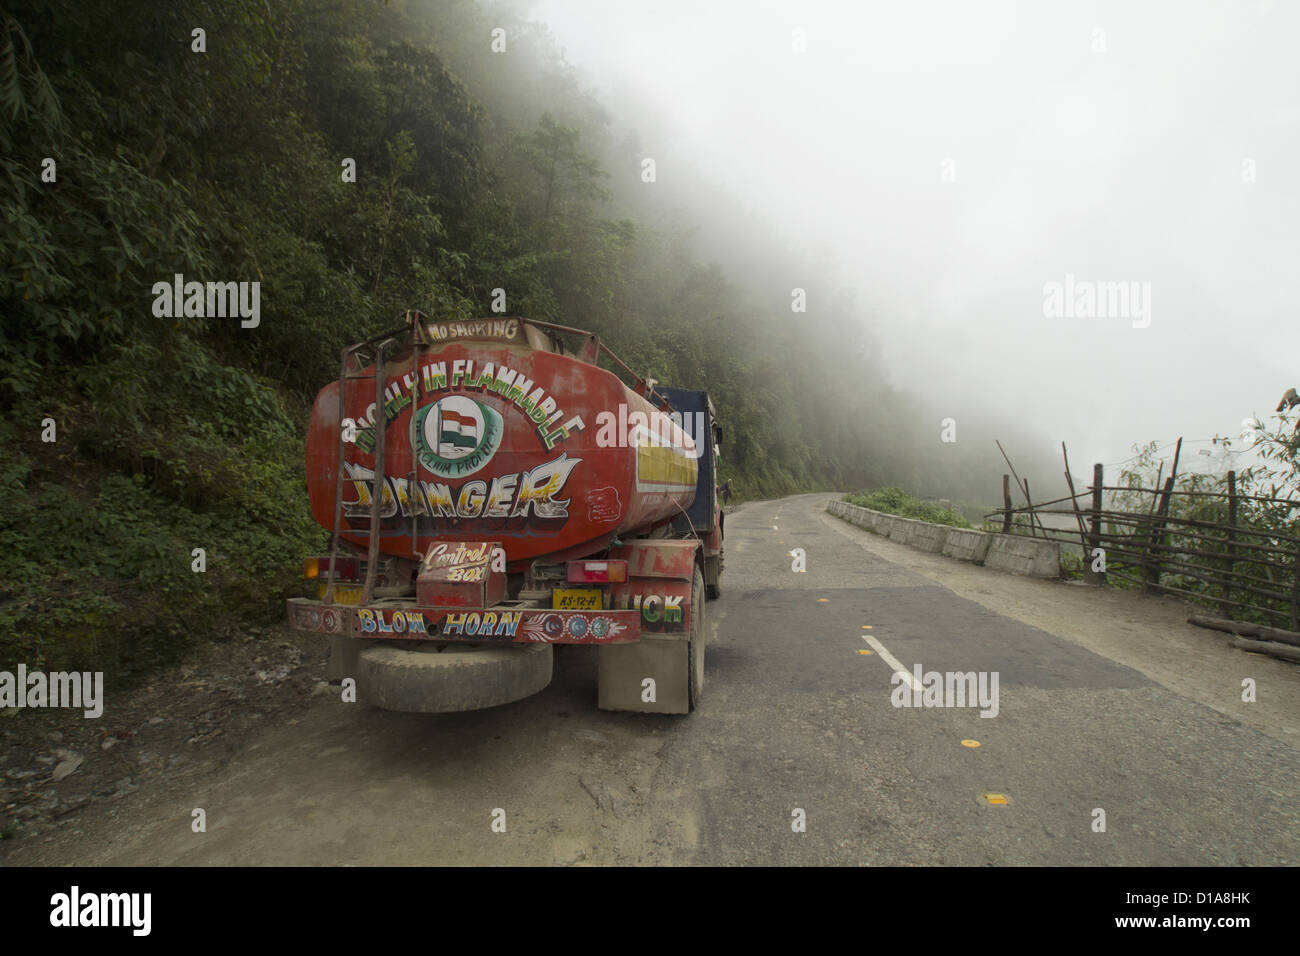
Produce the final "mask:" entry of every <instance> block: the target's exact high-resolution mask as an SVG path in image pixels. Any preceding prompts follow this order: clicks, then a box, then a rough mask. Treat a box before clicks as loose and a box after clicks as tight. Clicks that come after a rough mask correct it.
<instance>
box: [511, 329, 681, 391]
mask: <svg viewBox="0 0 1300 956" xmlns="http://www.w3.org/2000/svg"><path fill="white" fill-rule="evenodd" d="M523 321H525V322H527V323H528V324H529V325H535V326H537V327H538V328H542V329H554V330H555V331H556V332H568V333H569V334H570V335H585V336H587V337H588V338H593V339H595V340H596V345H597V346H598V347H599V348H600V350H601V351H602V352H604V353H605V354H606V355H608V356H609V357H610V360H611V361H613V362H615V363H616V364H617V365H618V367H619V368H621V369H622V370H623V371H625V372H627V374H628V375H631V376H632V377H633V378H634V379H636V383H637V385H640V386H642V387H643V388H645V390H646V392H647V393H648V397H649V398H650V399H651V400H653V399H654V395H655V391H654V386H652V385H649V384H648V383H647V382H646V380H645V379H644V378H642V377H641V376H640V375H638V374H637V373H636V372H634V371H633V370H632V368H631V366H629V365H628V364H627V363H626V362H624V361H623V360H622V359H621V358H619V357H618V356H617V355H615V354H614V350H613V349H611V348H610V347H609V346H608V345H606V344H605V343H604V342H602V341H601V340H600V336H598V335H596V334H595V333H594V332H588V331H587V330H586V329H575V328H573V327H572V326H568V325H556V324H555V323H554V322H539V321H537V320H536V319H524V320H523ZM659 402H660V405H661V406H666V405H667V404H668V401H667V399H665V398H663V397H662V396H661V397H660V399H659Z"/></svg>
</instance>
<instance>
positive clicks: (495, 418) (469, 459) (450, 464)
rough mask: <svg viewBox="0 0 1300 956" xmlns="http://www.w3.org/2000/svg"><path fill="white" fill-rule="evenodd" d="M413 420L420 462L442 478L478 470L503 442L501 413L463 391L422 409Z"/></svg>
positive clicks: (454, 476)
mask: <svg viewBox="0 0 1300 956" xmlns="http://www.w3.org/2000/svg"><path fill="white" fill-rule="evenodd" d="M412 424H413V427H414V429H415V446H416V450H417V453H418V456H419V459H420V464H421V465H423V466H424V467H425V468H427V469H428V470H429V471H431V472H433V473H434V474H435V475H437V476H439V477H440V478H459V477H460V476H461V475H468V474H469V473H471V472H473V471H477V470H478V469H479V468H481V467H483V465H485V464H487V462H488V460H489V459H490V458H491V457H492V456H493V455H494V454H495V453H496V450H497V447H498V446H499V445H500V444H501V433H502V422H501V415H500V413H498V412H497V411H495V410H494V409H492V408H489V407H488V406H486V405H483V404H481V403H479V402H476V401H474V400H473V399H472V398H466V397H465V396H463V395H448V396H447V397H446V398H443V399H441V400H440V401H438V402H436V403H434V404H433V405H428V406H426V407H424V408H422V409H420V413H419V415H417V416H416V419H415V421H414V422H413V423H412Z"/></svg>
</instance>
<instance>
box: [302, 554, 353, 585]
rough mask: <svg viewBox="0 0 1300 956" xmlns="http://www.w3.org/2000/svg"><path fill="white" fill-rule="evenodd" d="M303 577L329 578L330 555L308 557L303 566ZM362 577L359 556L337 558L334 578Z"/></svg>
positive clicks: (350, 578)
mask: <svg viewBox="0 0 1300 956" xmlns="http://www.w3.org/2000/svg"><path fill="white" fill-rule="evenodd" d="M302 573H303V577H305V578H321V579H328V578H329V574H330V559H329V556H328V555H326V556H325V557H316V558H308V559H307V560H306V562H305V563H304V566H303V572H302ZM360 577H361V560H360V559H359V558H335V559H334V580H336V581H346V580H357V579H359V578H360Z"/></svg>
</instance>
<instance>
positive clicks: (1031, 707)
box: [11, 495, 1300, 865]
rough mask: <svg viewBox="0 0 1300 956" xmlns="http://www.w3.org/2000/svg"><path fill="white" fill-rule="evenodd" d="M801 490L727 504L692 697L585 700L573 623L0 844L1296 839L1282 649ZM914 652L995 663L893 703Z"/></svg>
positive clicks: (789, 848) (334, 859) (1148, 848)
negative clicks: (198, 829)
mask: <svg viewBox="0 0 1300 956" xmlns="http://www.w3.org/2000/svg"><path fill="white" fill-rule="evenodd" d="M829 497H830V496H828V495H804V496H799V497H794V498H787V499H783V500H781V501H775V502H757V503H750V504H747V505H745V506H744V507H742V508H741V509H739V510H738V511H736V512H735V513H733V514H731V515H729V520H728V524H727V532H728V533H727V540H726V574H725V577H724V579H723V596H722V598H721V599H719V600H717V601H713V602H710V603H709V604H708V605H707V608H706V615H707V617H706V621H707V625H706V626H707V628H708V629H709V631H710V644H709V647H708V652H707V659H706V667H707V672H706V673H707V677H706V685H705V692H704V699H703V703H702V706H701V709H700V710H698V711H697V712H696V713H695V714H693V715H690V716H687V717H671V716H657V715H637V714H621V713H609V712H604V711H600V710H597V708H596V668H595V656H594V655H595V651H594V650H592V649H589V648H577V647H564V648H560V649H558V650H557V654H556V661H555V663H556V677H555V680H554V681H553V683H552V685H551V686H550V687H549V688H548V689H547V690H546V691H544V692H542V693H541V694H538V695H536V696H534V697H531V698H529V699H527V700H524V701H520V702H518V703H516V704H512V705H509V706H506V707H500V708H496V709H493V710H489V711H481V712H477V713H469V714H460V715H448V716H420V715H405V714H392V713H384V712H379V711H373V710H368V709H364V708H361V707H358V706H357V705H349V704H344V703H341V702H338V701H337V698H336V696H335V693H334V691H331V693H330V695H329V696H327V697H324V696H323V697H318V698H314V699H312V700H310V701H309V702H308V703H306V704H305V705H304V708H303V710H302V712H301V714H300V715H299V716H298V717H296V718H294V720H293V721H291V722H290V721H286V722H285V723H284V724H283V725H282V726H279V727H276V728H272V729H264V730H262V731H260V732H258V733H257V734H254V735H251V736H250V737H249V738H248V739H247V740H246V741H243V742H241V743H240V747H239V750H238V753H237V754H236V756H235V757H234V759H233V760H232V761H231V762H230V763H229V764H228V765H227V766H226V767H224V768H223V769H222V770H221V772H220V773H214V774H212V775H211V776H210V777H208V778H207V779H204V780H200V781H198V782H194V783H187V784H186V785H185V786H183V787H179V788H178V787H159V788H156V789H154V790H152V791H149V790H142V791H141V792H140V793H138V794H135V795H133V797H132V799H131V801H130V802H129V804H124V805H121V806H117V807H115V808H114V809H113V811H112V812H111V813H109V812H103V813H98V814H91V815H89V816H87V817H86V819H84V820H83V821H79V823H78V826H79V827H80V829H79V831H78V833H79V835H78V836H77V838H76V839H75V840H68V839H60V840H59V841H58V842H57V844H55V845H54V846H47V847H41V848H36V849H35V850H34V851H33V852H34V853H35V854H36V855H28V854H27V853H18V854H17V856H16V858H14V859H13V860H11V862H14V863H20V862H53V863H60V862H62V863H78V864H83V865H96V864H119V865H120V864H128V865H130V864H277V863H283V864H342V865H368V864H380V863H395V864H426V863H427V864H514V863H520V864H542V865H550V864H613V863H639V864H715V863H720V864H840V865H860V864H865V865H881V864H902V865H914V864H963V865H987V864H993V865H1007V864H1010V865H1016V864H1049V865H1050V864H1066V865H1074V864H1081V865H1110V864H1121V865H1180V864H1211V865H1213V864H1227V865H1238V864H1296V863H1298V862H1300V752H1298V750H1297V745H1298V744H1300V732H1298V731H1300V668H1297V667H1296V666H1295V665H1293V664H1288V663H1285V662H1280V661H1276V660H1273V659H1271V658H1267V657H1263V656H1260V655H1254V654H1247V653H1245V652H1242V651H1239V650H1235V649H1232V648H1229V647H1227V645H1226V641H1225V640H1224V638H1223V635H1216V634H1215V633H1213V632H1208V631H1203V630H1199V629H1197V628H1194V627H1191V626H1190V625H1186V624H1185V623H1183V621H1184V618H1185V617H1186V610H1185V609H1181V608H1178V607H1176V606H1174V605H1172V604H1170V603H1168V602H1164V601H1161V600H1157V599H1151V598H1141V597H1139V596H1137V595H1133V594H1116V593H1109V592H1107V593H1101V592H1098V591H1096V590H1094V589H1090V588H1084V587H1077V586H1069V585H1065V584H1061V583H1056V582H1045V581H1037V580H1029V579H1023V578H1016V577H1014V576H1010V575H1005V574H999V573H997V572H994V571H989V570H986V569H983V568H977V567H974V566H970V565H965V564H961V563H959V562H956V561H952V560H950V559H946V558H943V557H942V556H938V555H930V554H922V553H919V552H915V551H912V550H910V549H907V548H904V547H902V546H899V545H897V544H894V543H891V542H889V541H887V540H882V539H880V538H878V537H876V536H874V535H871V534H869V533H868V532H864V531H862V530H860V529H857V528H854V527H851V526H849V525H847V524H845V523H844V522H842V521H840V520H839V519H836V518H834V517H832V516H830V515H828V514H827V513H826V512H825V503H826V501H827V500H828V499H829ZM795 548H802V549H804V553H805V555H806V564H807V570H806V572H803V573H799V572H795V571H793V570H792V569H791V567H792V563H793V561H794V558H793V556H792V555H791V553H790V552H792V551H793V549H795ZM869 641H871V642H869ZM864 651H870V653H863V652H864ZM917 664H920V665H921V666H922V669H923V671H927V672H928V671H935V672H940V673H943V672H963V673H964V672H975V673H977V674H979V673H983V674H985V675H988V676H989V677H991V675H993V674H995V673H996V675H997V677H998V701H997V713H996V716H990V717H981V716H980V708H979V707H978V706H962V707H956V706H950V707H898V706H894V703H893V701H892V699H891V698H892V697H894V696H895V694H896V687H897V684H896V683H892V682H891V679H892V678H893V677H894V673H895V667H896V666H897V667H899V668H901V669H903V670H905V671H907V672H908V673H909V674H910V673H911V672H912V669H913V667H914V665H917ZM1245 679H1250V680H1253V681H1254V682H1255V687H1256V695H1257V699H1256V701H1255V702H1246V701H1243V700H1242V699H1241V696H1242V681H1243V680H1245ZM910 696H911V695H910V694H909V698H910ZM990 709H991V708H990ZM974 742H978V746H970V745H969V744H971V743H974ZM990 794H993V795H995V796H993V797H992V798H991V802H990V797H989V796H988V795H990ZM997 795H1000V796H1001V799H999V797H998V796H997ZM1003 800H1004V801H1005V802H1002V801H1003ZM196 807H201V808H203V810H204V811H205V813H206V817H207V832H205V833H194V832H193V831H192V829H191V826H190V821H191V815H192V811H193V809H194V808H196ZM497 811H503V812H497ZM1098 811H1104V824H1105V826H1104V831H1102V830H1099V829H1098V826H1099V823H1100V822H1101V819H1102V818H1101V816H1100V815H1099V814H1098ZM494 819H495V820H497V821H501V820H504V825H505V826H504V832H498V830H499V829H500V826H499V824H498V827H497V828H496V829H494V828H493V821H494Z"/></svg>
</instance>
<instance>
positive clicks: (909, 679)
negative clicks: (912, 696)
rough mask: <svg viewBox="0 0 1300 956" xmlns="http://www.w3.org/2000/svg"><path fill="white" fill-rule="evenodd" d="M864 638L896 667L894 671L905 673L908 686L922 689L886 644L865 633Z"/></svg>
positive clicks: (883, 658)
mask: <svg viewBox="0 0 1300 956" xmlns="http://www.w3.org/2000/svg"><path fill="white" fill-rule="evenodd" d="M862 639H863V640H864V641H866V642H867V643H868V644H870V645H871V646H872V648H874V649H875V652H876V653H877V654H879V655H880V657H881V659H882V660H884V662H885V663H886V664H888V665H889V666H890V667H892V668H893V669H894V673H896V674H902V675H903V680H905V681H907V686H908V687H910V688H912V690H914V691H918V692H919V691H920V690H921V684H920V682H919V681H917V679H916V677H915V675H913V674H911V673H909V672H908V671H907V669H906V668H905V667H903V665H902V664H900V663H898V658H897V657H895V656H894V655H893V654H891V653H889V651H888V650H887V649H886V648H885V645H884V644H881V643H880V641H878V640H876V639H875V638H874V637H868V636H866V635H865V634H864V635H862Z"/></svg>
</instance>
